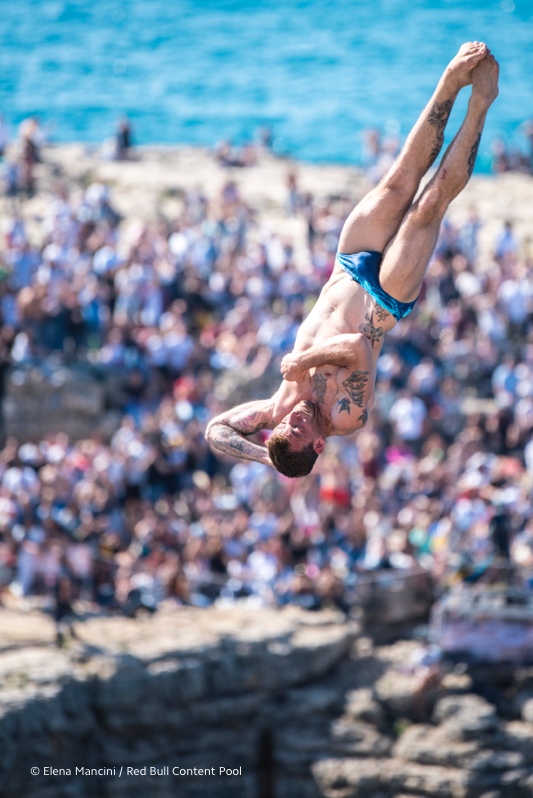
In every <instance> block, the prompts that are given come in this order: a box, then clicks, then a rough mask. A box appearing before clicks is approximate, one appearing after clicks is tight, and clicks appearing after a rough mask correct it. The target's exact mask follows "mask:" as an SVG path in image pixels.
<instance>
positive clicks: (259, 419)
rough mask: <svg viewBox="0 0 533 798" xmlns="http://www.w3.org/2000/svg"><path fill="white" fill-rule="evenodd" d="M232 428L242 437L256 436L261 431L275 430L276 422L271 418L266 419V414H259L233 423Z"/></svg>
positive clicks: (250, 415) (251, 414)
mask: <svg viewBox="0 0 533 798" xmlns="http://www.w3.org/2000/svg"><path fill="white" fill-rule="evenodd" d="M232 426H233V427H234V429H236V430H238V431H239V432H240V433H241V435H254V434H255V433H256V432H259V430H260V429H274V422H273V420H272V419H271V418H265V413H263V412H257V413H250V414H249V415H247V416H244V417H243V418H239V419H237V420H235V421H233V423H232Z"/></svg>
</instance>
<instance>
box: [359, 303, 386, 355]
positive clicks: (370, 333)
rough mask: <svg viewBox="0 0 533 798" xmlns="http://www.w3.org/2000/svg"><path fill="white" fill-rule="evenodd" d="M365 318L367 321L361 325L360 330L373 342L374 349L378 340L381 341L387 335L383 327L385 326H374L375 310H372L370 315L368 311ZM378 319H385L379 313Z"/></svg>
mask: <svg viewBox="0 0 533 798" xmlns="http://www.w3.org/2000/svg"><path fill="white" fill-rule="evenodd" d="M387 315H388V314H387ZM365 319H366V321H367V323H366V324H360V325H359V332H360V333H361V334H362V335H364V336H365V338H368V340H369V341H370V343H371V344H372V349H373V348H374V344H375V343H376V341H377V342H378V343H379V342H380V341H381V339H382V338H383V336H384V335H385V330H384V329H383V327H375V326H374V311H372V313H371V314H370V316H369V315H368V313H366V314H365ZM378 319H379V320H380V321H383V319H381V318H380V316H379V314H378Z"/></svg>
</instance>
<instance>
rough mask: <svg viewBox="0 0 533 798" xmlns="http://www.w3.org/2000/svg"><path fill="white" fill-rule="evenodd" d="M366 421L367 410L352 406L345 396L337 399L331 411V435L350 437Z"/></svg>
mask: <svg viewBox="0 0 533 798" xmlns="http://www.w3.org/2000/svg"><path fill="white" fill-rule="evenodd" d="M367 421H368V408H367V407H358V406H357V405H354V404H353V403H352V402H351V401H350V399H349V398H347V397H346V396H342V397H339V399H338V400H337V402H336V403H335V405H334V407H333V408H332V410H331V424H332V427H333V430H332V434H333V435H350V433H352V432H356V431H357V430H358V429H362V428H363V427H364V426H365V424H366V423H367Z"/></svg>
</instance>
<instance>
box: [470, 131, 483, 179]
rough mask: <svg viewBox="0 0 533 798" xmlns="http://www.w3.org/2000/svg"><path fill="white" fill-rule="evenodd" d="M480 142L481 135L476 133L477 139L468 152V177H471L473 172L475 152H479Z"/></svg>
mask: <svg viewBox="0 0 533 798" xmlns="http://www.w3.org/2000/svg"><path fill="white" fill-rule="evenodd" d="M480 141H481V133H478V134H477V139H476V140H475V142H474V143H473V144H472V149H471V150H470V155H469V156H468V177H472V172H473V171H474V166H475V163H476V158H477V151H478V150H479V142H480Z"/></svg>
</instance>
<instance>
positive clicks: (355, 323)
mask: <svg viewBox="0 0 533 798" xmlns="http://www.w3.org/2000/svg"><path fill="white" fill-rule="evenodd" d="M375 307H376V302H375V300H374V299H373V298H372V297H371V296H370V295H369V294H368V293H367V292H366V291H365V289H364V288H363V287H362V286H360V285H359V283H356V282H355V280H352V278H351V277H350V276H349V275H348V274H346V272H344V271H343V270H342V269H341V268H340V267H339V266H335V269H334V271H333V274H332V275H331V277H330V279H329V280H328V282H327V283H326V285H325V286H324V288H323V289H322V291H321V293H320V296H319V297H318V300H317V302H316V305H315V306H314V308H313V309H312V311H311V313H310V314H309V316H308V317H307V318H306V319H305V321H304V322H303V323H302V325H301V326H300V329H299V330H298V335H297V336H296V342H295V345H294V351H295V353H298V352H305V351H306V350H307V349H310V348H311V347H312V346H316V345H317V344H320V343H322V342H323V341H327V340H328V339H329V338H333V336H335V335H346V334H355V333H359V332H361V330H360V329H359V326H360V325H364V324H365V322H366V321H368V318H367V317H370V315H371V314H372V311H373V310H374V309H375ZM380 324H381V326H382V327H383V328H384V331H385V332H388V331H389V330H391V329H392V328H393V327H394V325H395V324H396V320H395V318H394V316H392V315H389V317H388V318H387V319H385V321H383V322H380ZM382 342H383V339H382V340H381V342H380V343H379V344H376V346H375V347H374V348H373V349H372V353H373V355H374V360H375V361H377V358H378V356H379V352H380V349H381V344H382Z"/></svg>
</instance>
